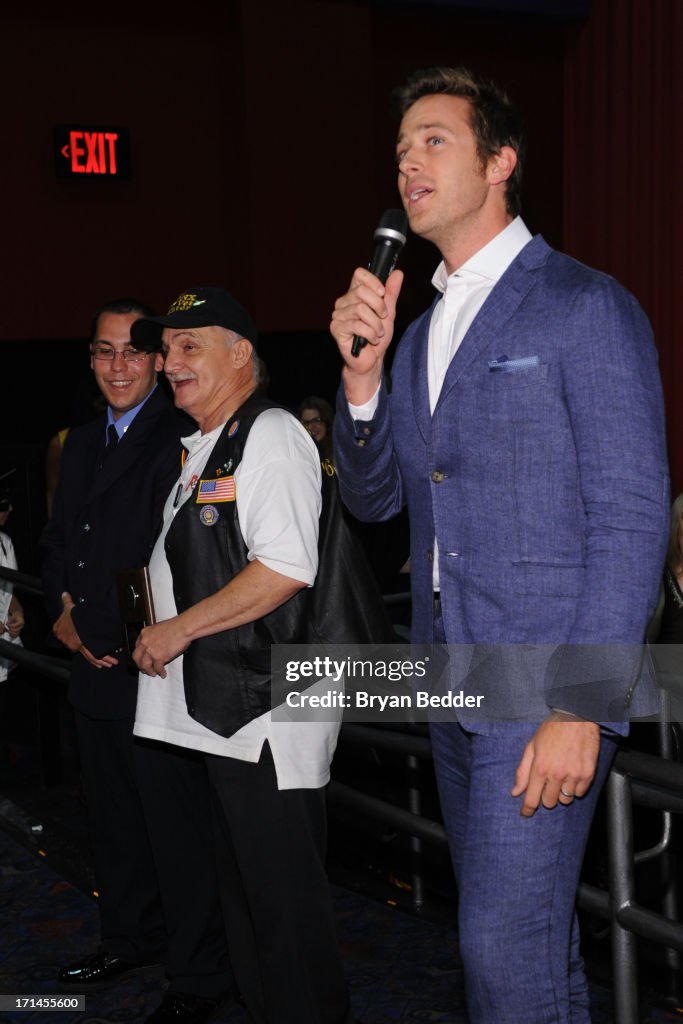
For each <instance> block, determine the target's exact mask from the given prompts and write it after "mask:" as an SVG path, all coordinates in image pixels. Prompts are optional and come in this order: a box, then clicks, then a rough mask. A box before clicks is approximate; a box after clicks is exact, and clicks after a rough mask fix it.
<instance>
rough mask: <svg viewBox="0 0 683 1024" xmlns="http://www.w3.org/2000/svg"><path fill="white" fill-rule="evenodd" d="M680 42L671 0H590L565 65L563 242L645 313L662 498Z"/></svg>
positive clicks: (677, 346) (673, 428)
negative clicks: (659, 424) (653, 345)
mask: <svg viewBox="0 0 683 1024" xmlns="http://www.w3.org/2000/svg"><path fill="white" fill-rule="evenodd" d="M682 44H683V3H681V0H594V3H593V13H592V15H591V17H590V19H589V20H588V21H587V22H584V23H582V24H581V25H580V26H578V27H577V28H576V29H575V30H573V31H572V32H571V33H570V35H569V38H568V45H567V51H566V65H565V164H564V173H565V222H564V228H565V249H566V251H567V252H569V253H570V254H571V255H572V256H575V257H576V258H577V259H580V260H582V261H584V262H585V263H588V264H590V265H592V266H594V267H598V268H599V269H601V270H605V271H607V272H608V273H610V274H613V275H614V277H616V278H617V279H618V280H619V281H621V282H622V283H623V284H624V285H626V287H627V288H629V289H630V291H632V292H633V293H634V295H636V297H637V298H638V300H639V301H640V303H641V304H642V306H643V308H644V309H645V311H646V313H647V314H648V316H649V317H650V320H651V321H652V326H653V329H654V333H655V338H656V341H657V346H658V349H659V353H660V365H661V370H662V379H663V381H664V390H665V395H666V406H667V432H668V442H669V461H670V466H671V474H672V488H673V495H674V496H675V495H676V494H678V493H679V492H680V491H681V490H683V409H682V408H681V405H682V404H683V387H682V383H683V258H682V256H681V242H682V232H681V226H682V224H683V220H682V217H681V214H682V211H683V200H682V198H681V184H680V181H679V179H678V171H679V170H682V171H683V125H682V124H681V116H680V115H681V113H683V103H682V102H681V101H682V100H683V77H682V74H681V70H680V61H681V57H682V56H683V47H682Z"/></svg>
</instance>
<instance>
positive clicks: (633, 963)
mask: <svg viewBox="0 0 683 1024" xmlns="http://www.w3.org/2000/svg"><path fill="white" fill-rule="evenodd" d="M607 823H608V838H607V843H608V852H609V890H610V909H611V917H612V970H613V973H614V1024H638V959H637V956H638V949H637V938H636V936H635V934H634V933H633V932H631V931H629V930H628V929H626V928H623V927H622V926H621V924H620V923H619V920H618V914H619V911H620V910H621V909H622V908H623V907H628V906H630V905H631V903H632V902H633V901H634V897H635V871H634V863H633V816H632V809H631V783H630V780H629V779H628V778H627V776H626V775H624V774H623V773H622V772H620V771H619V769H618V768H613V769H612V771H611V772H610V774H609V778H608V780H607Z"/></svg>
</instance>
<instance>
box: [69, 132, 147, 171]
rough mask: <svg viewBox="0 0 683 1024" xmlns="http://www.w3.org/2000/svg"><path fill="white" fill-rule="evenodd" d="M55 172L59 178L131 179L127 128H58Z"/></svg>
mask: <svg viewBox="0 0 683 1024" xmlns="http://www.w3.org/2000/svg"><path fill="white" fill-rule="evenodd" d="M55 169H56V171H57V177H58V178H129V177H130V144H129V140H128V129H127V128H106V127H102V126H101V125H90V126H85V125H74V124H58V125H56V126H55Z"/></svg>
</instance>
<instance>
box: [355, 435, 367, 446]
mask: <svg viewBox="0 0 683 1024" xmlns="http://www.w3.org/2000/svg"><path fill="white" fill-rule="evenodd" d="M356 444H357V445H358V447H359V448H365V441H364V440H363V438H362V437H359V438H358V440H357V441H356Z"/></svg>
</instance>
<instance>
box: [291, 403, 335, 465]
mask: <svg viewBox="0 0 683 1024" xmlns="http://www.w3.org/2000/svg"><path fill="white" fill-rule="evenodd" d="M297 416H298V417H299V419H300V420H301V422H302V423H303V425H304V427H305V428H306V430H307V431H308V433H309V434H310V435H311V437H312V438H313V440H314V441H315V443H316V445H317V447H318V451H319V452H320V460H321V462H325V461H326V460H328V461H330V462H332V463H333V464H334V450H333V447H332V425H333V423H334V410H333V409H332V406H331V405H330V403H329V402H326V401H325V399H324V398H319V397H318V396H317V395H308V396H307V397H306V398H304V399H302V401H301V402H299V408H298V411H297Z"/></svg>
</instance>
